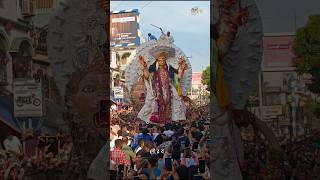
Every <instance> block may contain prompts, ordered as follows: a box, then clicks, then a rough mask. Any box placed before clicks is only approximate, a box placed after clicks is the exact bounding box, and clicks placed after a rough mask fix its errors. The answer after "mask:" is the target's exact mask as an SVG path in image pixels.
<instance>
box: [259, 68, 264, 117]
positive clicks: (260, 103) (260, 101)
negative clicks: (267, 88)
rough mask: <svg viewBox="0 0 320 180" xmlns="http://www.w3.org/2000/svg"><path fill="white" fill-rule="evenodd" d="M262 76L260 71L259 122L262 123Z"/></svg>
mask: <svg viewBox="0 0 320 180" xmlns="http://www.w3.org/2000/svg"><path fill="white" fill-rule="evenodd" d="M262 75H263V72H262V71H261V72H260V73H259V109H260V112H259V113H260V120H261V121H263V112H262V111H263V102H262V101H263V97H262V84H263V82H262V81H263V80H262Z"/></svg>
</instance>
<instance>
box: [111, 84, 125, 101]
mask: <svg viewBox="0 0 320 180" xmlns="http://www.w3.org/2000/svg"><path fill="white" fill-rule="evenodd" d="M112 90H113V92H114V98H116V99H122V98H124V94H123V88H122V87H114V88H112Z"/></svg>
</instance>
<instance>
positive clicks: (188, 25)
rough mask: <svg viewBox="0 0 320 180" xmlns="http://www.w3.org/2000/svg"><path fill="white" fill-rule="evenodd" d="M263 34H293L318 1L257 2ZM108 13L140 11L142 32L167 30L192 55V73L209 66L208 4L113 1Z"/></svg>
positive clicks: (318, 6)
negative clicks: (195, 9)
mask: <svg viewBox="0 0 320 180" xmlns="http://www.w3.org/2000/svg"><path fill="white" fill-rule="evenodd" d="M256 2H257V5H258V8H259V10H260V13H261V16H262V20H263V26H264V32H265V33H286V32H294V31H295V26H296V27H297V28H298V27H301V26H303V25H304V24H305V23H306V21H307V19H308V16H309V15H312V14H320V0H256ZM195 6H198V7H200V8H201V9H202V10H203V12H202V13H201V14H199V15H197V16H192V15H191V8H192V7H195ZM110 9H111V10H125V9H139V11H140V13H141V31H142V33H143V35H144V36H146V34H147V33H149V32H150V33H152V34H155V35H156V36H159V35H160V31H159V30H158V29H156V28H154V27H153V26H151V25H150V24H155V25H158V26H161V27H163V28H164V29H166V30H169V31H170V32H171V33H172V35H173V37H174V39H175V43H176V45H178V46H179V47H180V48H181V49H182V50H183V51H184V52H185V53H186V54H187V56H192V62H191V63H192V67H193V71H201V70H202V69H203V68H205V67H206V66H207V65H209V57H210V52H209V48H210V44H209V41H210V40H209V31H210V29H209V28H210V26H209V23H210V17H209V16H210V7H209V1H171V2H170V1H114V2H111V8H110Z"/></svg>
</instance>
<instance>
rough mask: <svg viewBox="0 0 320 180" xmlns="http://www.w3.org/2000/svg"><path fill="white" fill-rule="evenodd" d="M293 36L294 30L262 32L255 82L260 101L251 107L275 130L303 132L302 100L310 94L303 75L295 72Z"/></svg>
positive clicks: (289, 132) (288, 132) (278, 131)
mask: <svg viewBox="0 0 320 180" xmlns="http://www.w3.org/2000/svg"><path fill="white" fill-rule="evenodd" d="M294 37H295V36H294V33H281V34H265V36H264V38H263V41H264V42H263V43H264V50H263V62H262V72H261V74H260V81H259V82H260V83H259V84H260V85H259V86H260V88H259V89H260V92H261V93H262V94H261V96H260V97H261V98H260V100H261V101H262V102H261V103H260V107H255V108H251V109H252V110H253V111H254V112H256V114H257V115H258V116H259V118H261V119H262V120H263V121H265V122H267V123H268V124H269V125H270V127H272V128H273V129H274V130H275V132H277V133H284V134H291V135H293V134H294V135H296V134H301V133H304V132H305V124H306V117H305V115H304V113H303V110H304V108H303V103H304V101H305V97H306V96H307V95H310V92H308V90H307V89H306V87H305V79H304V77H303V76H299V75H298V74H297V73H296V71H295V70H296V68H295V67H294V64H293V60H294V58H295V55H294V53H293V52H292V46H293V42H294ZM259 109H260V110H261V114H260V111H259ZM260 115H262V116H261V117H260Z"/></svg>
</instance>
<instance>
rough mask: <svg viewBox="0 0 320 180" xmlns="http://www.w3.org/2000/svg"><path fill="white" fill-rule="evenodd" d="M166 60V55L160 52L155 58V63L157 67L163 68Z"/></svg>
mask: <svg viewBox="0 0 320 180" xmlns="http://www.w3.org/2000/svg"><path fill="white" fill-rule="evenodd" d="M166 60H167V54H166V53H165V52H161V53H159V54H158V56H157V62H158V65H159V66H165V65H166Z"/></svg>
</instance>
